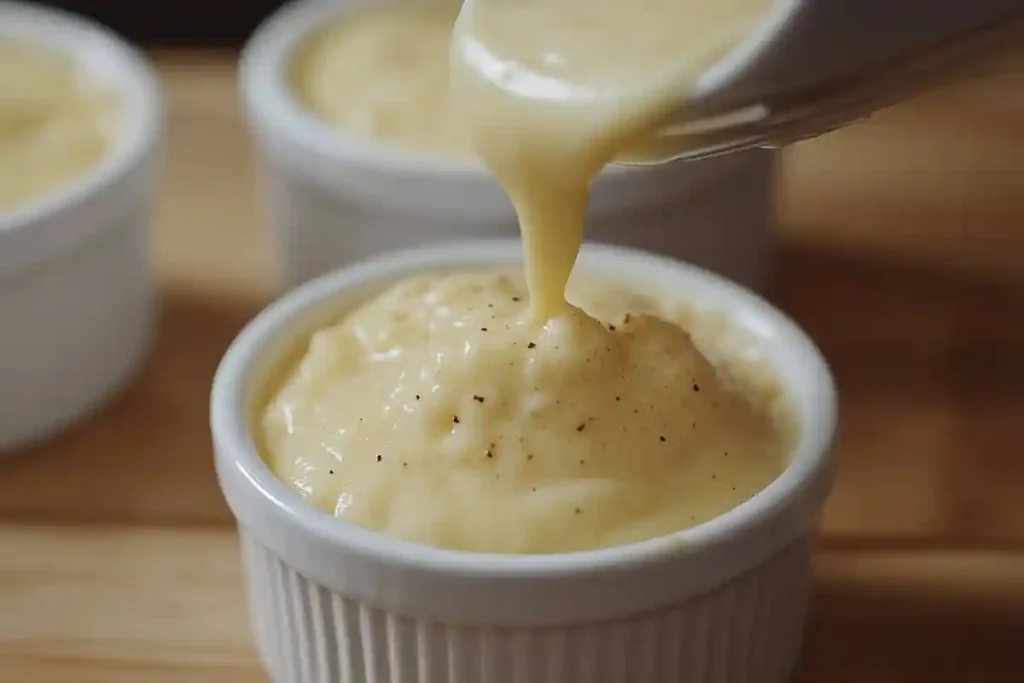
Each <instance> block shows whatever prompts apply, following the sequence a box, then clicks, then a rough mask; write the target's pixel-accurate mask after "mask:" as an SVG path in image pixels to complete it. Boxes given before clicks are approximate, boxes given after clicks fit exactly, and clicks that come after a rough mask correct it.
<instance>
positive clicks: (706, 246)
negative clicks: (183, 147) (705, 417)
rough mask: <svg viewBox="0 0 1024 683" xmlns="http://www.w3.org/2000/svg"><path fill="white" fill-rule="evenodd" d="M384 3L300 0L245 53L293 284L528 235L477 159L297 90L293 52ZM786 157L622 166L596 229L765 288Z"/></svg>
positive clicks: (602, 182)
mask: <svg viewBox="0 0 1024 683" xmlns="http://www.w3.org/2000/svg"><path fill="white" fill-rule="evenodd" d="M385 1H386V0H343V1H330V2H325V1H323V0H305V1H300V2H294V3H291V4H289V5H287V6H285V7H284V8H283V9H281V10H280V11H279V12H277V13H276V14H274V15H273V16H272V17H270V18H269V19H268V20H267V21H265V22H264V23H263V25H261V26H260V28H259V29H258V30H257V31H256V33H255V34H254V35H253V36H252V38H251V39H250V40H249V42H248V44H247V45H246V48H245V51H244V53H243V57H242V63H241V70H240V76H239V79H240V85H241V90H242V94H243V100H244V106H245V109H246V113H247V118H248V122H249V127H250V130H251V132H252V134H253V138H254V140H255V144H256V149H257V157H258V160H259V164H260V167H261V179H260V182H261V195H262V196H263V201H264V202H265V206H266V211H267V222H268V226H269V229H270V233H271V236H272V238H273V242H274V244H275V246H276V251H277V261H278V266H279V281H280V284H281V286H282V287H283V288H285V289H287V288H290V287H293V286H295V285H296V284H299V283H301V282H304V281H306V280H308V279H310V278H312V277H315V276H317V275H320V274H322V273H325V272H327V271H330V270H333V269H334V268H337V267H341V266H344V265H346V264H349V263H353V262H356V261H358V260H359V259H361V258H364V257H367V256H371V255H373V254H376V253H379V252H382V251H388V250H393V249H400V248H404V247H409V246H412V245H415V244H421V243H429V242H436V241H440V240H450V239H459V238H467V237H481V236H509V237H511V236H515V235H517V234H518V228H517V224H516V220H515V214H514V212H513V210H512V206H511V204H510V203H509V201H508V199H507V198H506V197H505V196H504V194H503V193H502V191H501V189H500V188H499V187H498V185H497V184H496V183H495V182H494V181H493V179H492V178H491V177H490V176H489V175H488V174H487V173H486V172H484V170H483V169H482V168H481V167H480V166H479V164H477V163H476V162H475V161H474V160H471V159H465V160H462V159H444V158H439V157H436V156H428V155H423V154H417V153H415V152H411V151H408V150H397V149H394V148H391V147H388V146H386V145H382V144H375V143H372V142H368V141H366V140H362V139H359V138H357V137H354V136H346V135H344V133H342V132H339V131H335V130H332V129H330V128H329V127H328V126H327V125H325V124H324V123H322V122H321V121H319V120H318V119H317V118H316V117H315V116H314V115H313V114H311V113H310V112H308V111H306V110H304V109H303V108H302V107H301V106H300V104H299V103H298V102H297V101H296V99H295V98H294V97H293V96H292V94H291V92H290V90H289V87H288V84H287V82H286V78H285V65H286V64H287V62H288V59H289V56H290V54H291V51H292V49H293V48H294V47H295V46H296V45H297V44H299V43H301V41H302V40H303V39H304V38H305V37H306V36H308V35H309V34H310V32H311V31H313V30H314V29H316V28H317V27H320V26H323V25H324V24H325V23H326V22H329V21H332V20H336V19H339V18H342V17H343V16H344V14H345V12H347V11H352V10H355V9H359V8H362V7H367V6H371V5H374V4H379V3H381V2H385ZM339 87H344V84H343V83H341V84H339ZM775 159H776V157H775V154H774V152H771V151H767V150H752V151H749V152H743V153H739V154H735V155H732V156H730V157H728V158H721V159H711V160H706V161H701V162H696V163H692V164H672V165H666V166H660V167H650V168H626V167H616V166H610V167H608V168H607V169H605V171H604V172H603V173H602V174H601V175H600V176H599V177H598V178H597V180H596V181H595V183H594V186H593V197H592V201H591V211H590V214H589V217H588V225H587V237H588V239H592V240H595V241H598V242H610V243H617V244H623V245H627V246H633V247H639V248H643V249H648V250H653V251H657V252H660V253H662V254H666V255H671V256H674V257H677V258H685V259H686V260H687V261H690V262H692V263H695V264H698V265H701V266H704V267H707V268H710V269H713V270H715V271H717V272H719V273H721V274H724V275H725V276H727V277H729V278H731V279H733V280H736V281H737V282H740V283H742V284H745V285H747V286H751V287H755V288H757V287H760V286H761V284H762V283H763V282H764V280H765V278H766V277H767V275H768V273H769V270H770V266H771V229H770V216H771V206H770V198H771V190H772V179H773V177H774V172H775Z"/></svg>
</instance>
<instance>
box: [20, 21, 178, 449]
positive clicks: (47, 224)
mask: <svg viewBox="0 0 1024 683" xmlns="http://www.w3.org/2000/svg"><path fill="white" fill-rule="evenodd" d="M4 38H16V39H19V40H26V41H31V42H36V43H38V44H41V45H43V46H48V47H51V48H53V49H57V50H62V51H64V52H66V53H68V54H70V55H72V56H73V57H74V58H75V59H77V60H78V61H79V62H80V63H81V64H82V66H83V67H84V68H85V69H87V70H88V72H89V73H90V74H91V75H93V76H95V77H96V78H97V79H98V80H99V82H100V83H102V84H104V85H106V86H109V87H112V88H113V89H114V90H115V91H116V92H117V93H118V94H119V95H120V98H121V106H122V116H123V123H122V124H121V125H120V126H119V128H118V132H117V135H116V137H115V140H114V143H113V146H112V149H111V150H110V152H109V153H108V155H107V156H106V157H105V158H104V159H102V160H101V161H100V162H99V163H98V164H97V166H96V167H95V168H94V169H92V170H90V171H89V172H88V173H86V174H85V175H84V176H82V178H80V179H78V180H76V181H74V182H72V183H70V184H68V185H67V186H65V187H61V188H58V189H57V190H56V191H54V192H53V193H51V194H49V195H46V196H45V197H42V198H40V199H39V200H37V201H33V202H30V203H28V204H26V205H25V206H23V207H18V208H15V209H14V210H11V211H0V455H4V454H9V453H11V452H13V451H14V450H15V449H16V448H18V447H20V446H23V445H25V444H27V443H30V442H34V441H37V440H39V439H42V438H45V437H46V436H48V435H50V434H52V433H53V432H55V431H57V430H60V429H62V428H64V427H65V426H67V425H68V424H70V423H71V422H73V421H75V420H76V419H78V418H80V417H81V416H83V415H84V414H85V413H88V412H90V411H92V410H94V409H96V408H98V407H99V406H100V405H101V404H102V403H103V401H104V400H105V399H106V398H107V397H108V396H110V395H111V393H112V392H114V391H115V390H116V389H117V388H118V387H120V386H122V385H123V384H124V382H125V381H126V380H127V379H128V377H129V376H130V375H131V373H132V371H133V369H134V368H135V367H136V366H137V365H138V363H139V361H140V359H141V358H142V356H143V355H144V353H145V350H146V348H147V347H148V343H149V339H150V337H151V328H152V319H153V290H152V283H151V277H150V269H149V253H148V252H149V249H148V243H149V229H150V223H151V217H152V204H153V197H154V191H155V186H156V167H157V163H158V157H159V142H160V130H161V118H162V114H161V104H160V93H159V86H158V84H157V80H156V77H155V74H154V73H153V72H152V70H151V69H150V67H149V65H148V64H147V63H146V61H145V59H144V58H143V57H142V56H141V55H140V54H139V53H138V52H136V51H135V50H134V49H133V48H132V47H130V46H129V45H127V44H126V43H125V42H124V41H123V40H121V39H120V38H118V37H117V36H116V35H114V34H113V33H111V32H110V31H108V30H107V29H105V28H103V27H101V26H98V25H96V24H94V23H92V22H89V21H87V20H85V19H82V18H79V17H76V16H74V15H72V14H68V13H64V12H60V11H56V10H51V9H47V8H43V7H41V6H36V5H32V4H28V3H13V2H0V39H4Z"/></svg>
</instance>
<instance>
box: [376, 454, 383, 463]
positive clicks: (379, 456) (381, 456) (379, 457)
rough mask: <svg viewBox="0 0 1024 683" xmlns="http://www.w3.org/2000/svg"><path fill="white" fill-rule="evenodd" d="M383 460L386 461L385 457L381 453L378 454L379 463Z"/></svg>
mask: <svg viewBox="0 0 1024 683" xmlns="http://www.w3.org/2000/svg"><path fill="white" fill-rule="evenodd" d="M383 459H384V456H383V455H381V454H380V453H378V454H377V462H380V461H381V460H383Z"/></svg>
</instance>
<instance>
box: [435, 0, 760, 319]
mask: <svg viewBox="0 0 1024 683" xmlns="http://www.w3.org/2000/svg"><path fill="white" fill-rule="evenodd" d="M771 6H772V2H771V0H713V1H709V0H467V2H465V3H464V5H463V8H462V11H461V13H460V15H459V18H458V20H457V21H456V24H455V30H454V34H453V38H452V54H451V87H452V94H453V97H454V100H455V102H456V103H457V104H458V107H459V110H460V115H461V116H462V118H463V120H464V121H465V122H466V125H467V127H468V134H469V136H470V138H471V140H472V143H473V145H474V147H475V149H476V152H477V155H478V156H479V157H480V159H481V160H482V162H483V163H484V165H485V166H486V167H487V168H488V170H489V171H490V172H491V173H492V174H493V175H494V176H495V178H497V180H498V182H499V183H500V184H501V185H502V187H503V188H504V189H505V192H506V193H507V194H508V196H509V198H510V199H511V200H512V203H513V204H514V206H515V209H516V212H517V213H518V215H519V224H520V229H521V230H522V235H523V245H524V249H525V255H526V275H527V281H528V283H529V288H530V297H531V311H532V315H533V317H534V320H535V321H536V322H538V323H543V322H545V321H547V320H548V319H550V318H552V317H553V316H556V315H558V314H559V312H560V311H562V310H563V309H564V307H565V305H566V302H565V285H566V282H567V281H568V278H569V274H570V272H572V267H573V264H574V263H575V261H576V256H577V254H578V253H579V248H580V245H581V243H582V241H583V225H584V220H585V217H586V208H587V201H588V197H589V187H590V182H591V180H592V179H593V177H594V176H595V175H596V174H597V173H598V172H599V171H600V170H601V168H602V167H603V166H604V165H605V164H606V163H608V162H609V161H611V160H612V159H613V158H615V156H616V155H618V154H620V153H623V152H626V151H627V150H628V149H629V148H630V147H631V146H632V145H637V144H640V143H645V144H646V147H647V149H648V150H650V149H651V144H653V143H652V142H651V140H650V138H651V136H652V134H653V132H654V131H655V130H656V129H657V128H658V127H659V124H661V123H663V122H664V121H665V120H667V119H668V118H669V117H670V115H672V114H673V113H675V112H676V111H677V109H678V107H679V105H680V103H681V102H682V101H684V100H685V99H686V97H687V94H688V93H689V92H690V91H691V90H692V88H693V86H694V84H695V83H696V82H697V79H698V78H699V77H700V76H701V75H702V74H703V73H705V72H706V71H707V70H708V69H709V68H710V67H711V66H713V65H714V64H715V63H716V62H718V61H719V60H721V59H722V58H723V57H724V56H725V55H726V54H728V52H730V51H731V50H732V49H733V48H735V47H736V45H737V44H738V43H739V42H740V41H741V40H742V39H743V38H744V37H745V36H747V35H748V34H749V33H750V32H751V31H752V30H753V29H754V28H755V26H756V25H757V24H758V22H759V21H761V20H762V19H763V18H764V17H765V16H766V15H767V13H768V11H769V10H770V9H771Z"/></svg>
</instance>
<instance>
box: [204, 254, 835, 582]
mask: <svg viewBox="0 0 1024 683" xmlns="http://www.w3.org/2000/svg"><path fill="white" fill-rule="evenodd" d="M520 254H521V252H520V244H519V241H518V240H516V239H502V238H485V239H472V240H463V241H458V242H450V243H445V244H437V245H429V246H424V247H414V248H410V249H407V250H403V251H397V252H391V253H388V254H384V255H381V256H378V257H374V258H371V259H369V260H366V261H363V262H361V263H359V264H357V265H354V266H352V267H348V268H344V269H341V270H338V271H334V272H332V273H328V274H326V275H324V276H321V277H319V278H317V279H315V280H312V281H310V282H308V283H306V284H304V285H302V286H300V287H298V288H297V289H295V290H292V291H291V292H290V293H288V294H286V295H285V296H283V297H281V298H280V299H278V300H277V301H276V302H274V303H273V304H271V305H270V306H268V307H267V308H265V309H264V310H263V311H262V312H261V313H260V314H258V315H257V316H256V317H255V318H254V319H253V320H252V321H251V322H250V323H249V324H248V325H246V326H245V328H243V330H242V331H241V332H240V333H239V335H238V336H237V337H236V338H235V340H234V341H233V342H232V344H231V345H230V347H229V348H228V350H227V352H226V353H225V355H224V357H223V360H222V361H221V364H220V366H219V367H218V369H217V372H216V376H215V378H214V382H213V389H212V392H211V429H212V431H213V434H214V439H215V442H216V444H217V447H216V449H215V450H216V452H217V459H218V469H220V468H221V467H229V468H233V469H236V470H237V472H235V474H238V475H241V478H242V479H243V480H244V481H245V482H246V485H248V486H251V487H253V488H254V489H255V490H256V492H257V493H258V495H259V497H260V499H261V500H262V501H263V504H265V505H266V506H268V507H269V508H276V511H277V512H278V513H281V514H283V515H284V516H285V517H286V518H287V523H288V524H290V525H294V526H296V527H297V528H299V529H301V531H302V532H303V533H305V534H307V535H308V536H310V537H312V538H315V539H316V541H317V542H319V543H328V544H333V545H335V546H336V547H340V548H344V549H345V551H346V552H348V553H352V554H358V555H360V556H362V557H363V558H364V559H366V560H368V561H372V562H377V563H381V564H384V565H390V566H398V567H403V568H405V569H411V570H421V571H428V572H437V573H441V574H449V575H450V574H455V575H462V576H468V575H471V576H474V577H476V578H481V577H484V578H494V579H501V578H504V577H513V576H514V577H516V578H519V579H524V578H525V579H530V578H557V577H564V576H572V575H576V574H579V573H581V572H598V573H600V572H604V571H610V570H616V571H618V570H623V569H628V568H629V567H632V566H642V565H645V564H647V563H649V562H652V561H657V562H663V561H668V560H671V559H673V558H675V557H683V556H688V555H691V554H693V553H695V552H698V551H700V550H702V549H705V548H708V547H709V546H717V545H723V544H727V543H729V542H731V541H733V540H735V539H736V538H737V537H740V536H742V535H743V534H745V533H748V532H750V531H751V530H753V529H756V528H757V527H758V526H759V525H762V526H763V525H766V524H767V523H768V522H769V521H771V519H773V512H774V513H775V515H774V516H775V517H778V516H780V515H781V514H782V511H784V510H785V509H786V507H787V505H789V506H792V505H795V504H796V502H797V501H798V500H799V498H800V496H801V494H804V493H806V492H807V491H808V490H809V489H810V488H811V487H812V486H813V485H814V484H815V482H817V481H819V480H820V479H821V478H822V477H823V476H828V474H827V471H828V470H829V468H830V466H831V463H830V457H829V452H830V449H831V444H832V440H833V438H834V434H835V430H836V426H837V421H838V400H837V396H836V389H835V384H834V381H833V379H832V375H831V372H830V370H829V368H828V365H827V363H826V361H825V359H824V357H823V356H822V354H821V352H820V351H819V350H818V349H817V347H816V346H815V345H814V343H813V342H812V341H811V340H810V338H809V337H807V335H806V333H804V332H803V331H802V330H801V329H800V328H799V326H798V325H797V324H796V323H795V322H793V321H792V320H791V319H790V318H789V317H788V316H786V315H785V314H784V313H782V312H781V311H779V310H778V309H777V308H775V307H774V306H772V305H771V304H770V303H768V302H767V301H765V300H763V299H762V298H761V297H759V296H757V295H756V294H754V293H752V292H749V291H748V290H746V289H744V288H743V287H741V286H739V285H737V284H734V283H732V282H730V281H728V280H726V279H724V278H722V277H720V276H718V275H715V274H713V273H711V272H709V271H707V270H705V269H702V268H699V267H697V266H693V265H690V264H685V263H682V262H678V261H674V260H672V259H669V258H665V257H661V256H656V255H653V254H649V253H646V252H643V251H640V250H636V249H630V248H625V247H618V246H611V245H599V244H587V245H585V246H584V251H583V253H582V255H581V258H599V259H600V258H604V259H616V260H621V261H626V262H631V263H634V264H637V265H638V267H639V265H640V264H643V265H645V266H652V267H657V268H661V269H662V270H663V271H664V270H666V269H668V268H672V269H675V270H677V271H680V272H684V273H686V274H687V275H688V276H690V277H695V278H699V279H701V280H702V281H704V282H706V283H710V284H712V285H713V286H715V287H716V288H719V289H721V290H723V291H724V292H725V293H726V295H727V296H729V297H730V298H731V299H732V300H733V302H734V304H735V306H737V307H738V309H737V310H747V311H753V312H756V313H757V314H758V315H760V316H761V317H762V318H764V319H767V320H770V321H772V323H773V324H774V325H775V326H776V327H777V329H779V330H781V331H782V332H783V333H785V334H786V335H787V337H789V338H790V339H791V340H792V341H794V342H795V343H796V344H798V345H799V347H800V355H801V357H802V358H803V359H804V362H803V365H805V366H806V367H807V368H809V370H810V371H811V372H812V373H813V375H814V384H815V392H816V394H817V396H818V398H819V399H820V400H818V401H817V402H815V404H814V406H813V408H812V410H811V411H810V413H809V414H806V415H801V418H802V423H803V424H802V430H803V431H802V432H801V438H800V442H799V445H798V448H797V449H796V451H795V453H794V455H793V457H792V460H791V462H790V464H789V465H788V466H787V467H786V469H785V470H784V471H783V472H782V473H781V474H780V475H779V477H778V478H776V479H775V481H773V482H772V483H771V484H769V485H768V486H767V487H766V488H765V489H763V490H762V491H761V492H759V493H758V494H757V495H755V496H753V497H752V498H750V499H749V500H747V501H746V502H744V503H742V504H741V505H739V506H737V507H735V508H733V509H732V510H729V511H728V512H726V513H724V514H722V515H720V516H718V517H715V518H714V519H712V520H709V521H708V522H705V523H703V524H700V525H698V526H695V527H692V528H690V529H686V530H683V531H680V532H675V533H673V534H669V535H667V536H662V537H658V538H654V539H650V540H647V541H642V542H639V543H634V544H629V545H624V546H616V547H611V548H604V549H598V550H587V551H581V552H570V553H558V554H546V555H506V554H498V553H475V552H463V551H456V550H447V549H442V548H434V547H430V546H424V545H419V544H415V543H410V542H406V541H402V540H398V539H394V538H390V537H387V536H386V535H384V534H381V533H378V532H373V531H368V530H365V529H362V528H359V527H356V526H354V525H350V524H347V523H345V522H344V521H342V520H338V519H336V518H334V517H333V516H330V515H327V514H326V513H324V512H322V511H320V510H318V509H316V508H314V507H313V506H311V505H309V504H308V503H307V502H306V501H305V500H304V499H302V498H301V496H300V495H299V494H298V493H296V492H295V491H293V490H292V489H291V488H290V487H288V486H287V485H286V484H285V483H284V482H282V481H280V480H279V479H278V478H277V477H276V476H275V475H274V474H273V473H272V472H271V470H270V468H269V467H268V466H267V465H266V463H265V462H264V461H263V459H262V458H261V457H260V455H259V452H258V450H257V448H256V446H255V444H254V442H253V440H252V438H251V436H250V435H249V433H248V426H247V422H248V420H247V415H246V405H245V404H246V397H247V393H246V390H245V387H246V376H247V373H248V371H249V368H250V365H251V364H252V363H253V361H254V360H255V359H256V357H257V355H258V353H259V352H260V350H261V348H263V345H264V344H265V343H266V342H267V341H268V340H269V339H271V338H272V337H273V336H274V335H275V334H276V333H277V332H279V331H280V330H282V329H286V328H287V326H288V325H289V324H292V323H293V322H294V321H296V320H298V319H301V318H302V316H303V315H304V314H305V313H307V312H308V311H309V310H310V309H311V308H314V307H316V306H317V305H318V304H320V303H323V302H324V301H326V300H329V299H330V297H332V296H334V295H336V294H337V293H339V292H341V291H343V290H345V289H349V288H353V287H359V286H362V285H366V284H368V283H373V282H379V281H384V280H387V279H389V278H395V277H399V276H401V275H402V274H411V273H413V272H416V271H422V270H429V269H432V268H439V267H442V268H443V267H451V266H458V265H464V266H467V267H469V266H471V265H472V264H477V265H480V264H486V263H513V262H516V261H518V260H519V257H520ZM222 487H223V482H222ZM225 494H226V495H227V496H228V498H229V502H230V498H231V494H230V492H229V491H226V490H225ZM809 524H810V521H808V525H809ZM785 540H787V539H780V541H779V542H780V544H781V543H783V542H784V541H785Z"/></svg>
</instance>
